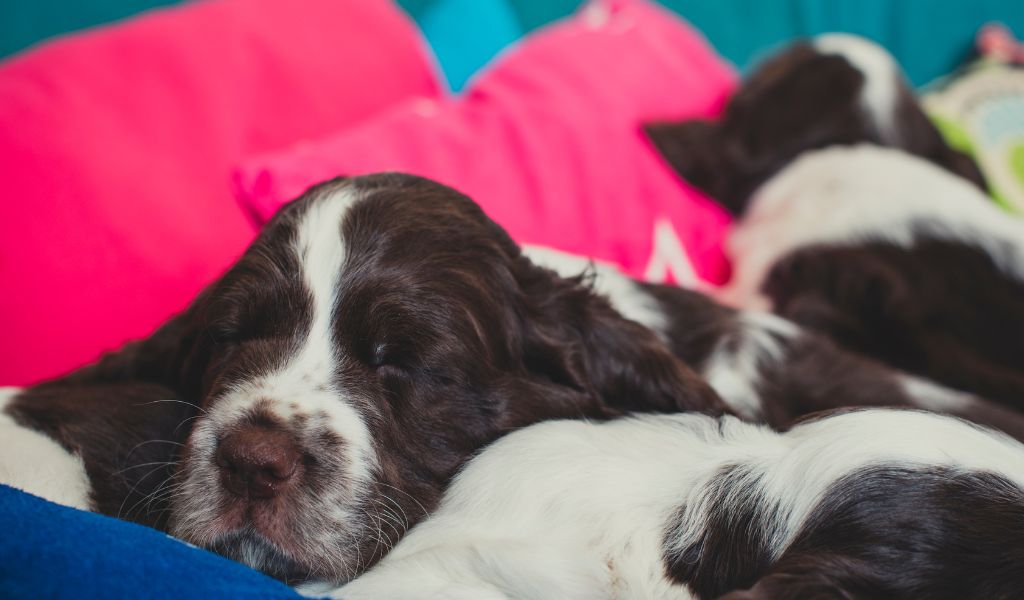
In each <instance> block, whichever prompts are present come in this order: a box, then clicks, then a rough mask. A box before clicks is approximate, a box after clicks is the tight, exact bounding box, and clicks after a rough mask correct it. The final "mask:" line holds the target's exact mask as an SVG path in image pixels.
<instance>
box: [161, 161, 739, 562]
mask: <svg viewBox="0 0 1024 600" xmlns="http://www.w3.org/2000/svg"><path fill="white" fill-rule="evenodd" d="M149 343H150V344H152V345H153V346H154V348H156V349H158V350H159V351H160V352H162V353H163V356H165V363H166V365H169V367H168V368H171V369H176V370H177V372H178V373H180V374H179V375H178V377H180V380H181V381H182V382H183V384H182V385H181V386H179V387H180V388H182V389H186V390H188V391H187V392H186V395H194V396H195V398H196V401H197V402H198V403H199V404H200V405H201V407H202V410H201V413H200V414H199V416H198V418H197V419H196V420H195V424H194V429H193V430H192V432H191V435H190V437H189V439H188V442H187V445H186V448H185V450H184V457H183V460H182V463H181V465H180V473H179V479H178V482H177V485H178V487H177V488H176V490H177V491H176V493H175V496H174V499H173V500H172V516H171V531H172V533H174V534H175V535H177V536H179V537H182V538H184V539H185V540H188V541H191V542H193V543H196V544H198V545H201V546H204V547H208V548H212V549H215V550H217V551H219V552H221V553H223V554H225V555H228V556H230V557H233V558H236V559H238V560H241V561H243V562H246V563H248V564H250V565H252V566H254V567H256V568H259V569H262V570H264V571H266V572H268V573H270V574H272V575H275V576H278V577H280V578H284V579H288V580H300V579H310V578H316V579H325V580H331V581H343V580H346V579H348V578H351V577H352V576H354V575H356V574H358V573H359V572H361V571H363V570H365V569H366V568H367V567H369V566H370V565H372V564H373V563H374V562H375V561H376V560H378V559H379V558H380V557H381V556H382V555H383V554H384V553H385V552H386V551H387V550H388V549H389V548H390V547H392V546H393V545H394V544H395V543H396V542H397V541H398V539H399V538H400V537H401V536H402V534H403V533H404V532H405V530H406V529H408V528H409V527H410V526H411V525H413V524H415V523H416V522H417V521H418V520H419V519H421V518H422V517H423V516H424V515H425V514H426V513H427V512H429V511H430V510H431V509H432V507H433V506H434V505H435V504H436V502H437V500H438V498H439V496H440V494H441V492H442V491H443V489H444V486H445V485H446V483H447V482H448V480H449V478H450V477H451V476H452V475H453V473H454V472H455V471H456V470H457V469H458V468H459V467H460V466H461V465H462V464H463V463H464V462H465V461H466V460H467V459H468V458H469V457H470V456H471V455H472V454H473V453H475V452H476V451H478V450H479V449H480V448H481V447H483V446H484V445H485V444H487V443H488V442H490V441H492V440H494V439H496V438H497V437H499V436H500V435H502V434H504V433H506V432H508V431H510V430H513V429H515V428H517V427H521V426H524V425H527V424H530V423H533V422H536V421H540V420H544V419H551V418H565V417H589V418H603V417H608V416H611V415H615V414H618V413H620V412H622V411H625V410H662V411H674V410H680V409H698V410H706V411H710V412H718V411H720V410H722V405H721V404H720V401H719V400H718V398H717V396H715V395H714V393H713V392H712V391H711V390H710V388H708V387H707V386H706V385H705V384H704V382H703V381H702V380H700V379H699V378H698V377H697V376H696V375H695V374H694V373H692V372H691V371H690V370H689V369H687V368H686V367H685V366H684V365H683V364H682V363H680V362H679V361H677V360H676V359H675V358H674V357H673V356H672V355H671V353H670V352H669V350H668V349H667V347H666V346H664V344H662V343H661V342H660V341H659V340H658V339H657V338H656V337H655V335H654V334H653V333H652V332H650V331H648V330H646V329H645V328H643V327H641V326H639V325H637V324H635V323H633V322H631V321H627V320H625V319H623V318H622V317H620V316H619V315H618V314H617V313H616V312H615V311H614V310H613V309H612V308H611V307H610V306H609V305H608V304H607V303H606V302H605V301H603V300H602V299H601V298H599V297H597V296H595V295H594V294H593V293H592V292H591V291H590V290H589V289H588V288H586V287H585V286H584V285H582V284H581V283H580V282H579V281H574V280H567V279H561V278H559V277H557V276H556V275H555V274H554V273H552V272H550V271H546V270H543V269H541V268H539V267H537V266H535V265H533V264H532V263H530V262H529V261H528V260H527V259H526V258H525V257H523V256H522V255H521V254H520V251H519V248H518V247H517V246H516V244H514V243H513V242H512V240H511V239H510V238H509V237H508V235H507V234H506V233H505V232H504V231H503V230H502V229H501V228H499V227H498V226H497V225H496V224H494V223H493V222H492V221H490V220H489V219H488V218H487V217H486V216H485V215H484V214H483V213H482V211H481V210H480V209H479V208H478V207H477V206H476V205H475V204H474V203H473V202H472V201H471V200H469V199H468V198H466V197H464V196H462V195H460V194H459V193H457V192H455V191H454V190H451V189H449V188H446V187H443V186H441V185H438V184H435V183H432V182H430V181H427V180H424V179H420V178H416V177H411V176H403V175H377V176H369V177H361V178H353V179H346V180H339V181H335V182H330V183H327V184H324V185H321V186H319V187H317V188H314V189H313V190H311V191H309V192H308V193H306V194H305V195H304V196H303V197H302V198H300V199H299V200H297V201H296V202H294V203H292V204H290V205H288V206H287V207H285V208H284V209H283V210H282V211H281V212H280V213H279V214H278V215H277V216H276V217H275V219H274V220H273V221H272V222H271V223H270V224H268V226H267V227H266V228H265V230H264V231H263V232H262V234H261V235H260V237H259V238H258V239H257V241H256V242H255V243H254V244H253V245H252V246H251V247H250V248H249V249H248V251H247V252H246V253H245V254H244V255H243V256H242V258H241V259H240V260H239V261H238V263H237V264H236V265H235V266H234V267H233V268H232V269H231V270H230V271H229V272H228V273H226V274H225V275H224V277H223V278H222V279H221V280H220V281H218V282H216V283H215V284H214V285H213V286H211V287H210V288H209V289H208V290H206V291H205V292H204V293H203V295H202V296H201V297H200V298H199V299H198V300H197V301H196V303H195V304H194V305H193V306H192V307H191V308H190V309H189V310H188V311H187V312H186V313H184V314H183V315H181V316H180V317H178V318H177V319H176V320H175V322H173V323H171V324H169V325H168V326H167V327H165V329H164V330H163V331H162V332H161V333H158V334H157V335H156V336H154V338H153V339H151V340H150V341H149Z"/></svg>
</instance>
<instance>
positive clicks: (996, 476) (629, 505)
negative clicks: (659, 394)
mask: <svg viewBox="0 0 1024 600" xmlns="http://www.w3.org/2000/svg"><path fill="white" fill-rule="evenodd" d="M566 465H572V466H573V468H572V469H568V470H567V469H566ZM1022 474H1024V448H1022V447H1021V445H1020V444H1018V443H1017V442H1015V441H1013V440H1010V439H1009V438H1006V437H1005V436H1003V435H1000V434H995V433H991V432H987V431H984V430H982V429H979V428H976V427H974V426H971V425H968V424H965V423H963V422H961V421H959V420H956V419H951V418H948V417H941V416H937V415H932V414H927V413H920V412H914V411H892V410H880V409H874V410H860V411H852V412H847V413H845V414H837V415H833V416H829V417H824V418H820V419H818V420H815V421H812V422H808V423H805V424H802V425H798V426H796V427H794V428H793V429H792V430H790V431H789V432H787V433H785V434H778V433H774V432H772V431H771V430H769V429H768V428H766V427H764V426H756V425H751V424H747V423H744V422H742V421H739V420H737V419H735V418H732V417H725V418H722V419H714V418H710V417H706V416H702V415H696V414H688V415H665V416H650V417H645V418H632V419H621V420H617V421H614V422H610V423H606V424H588V423H579V422H552V423H545V424H540V425H537V426H534V427H530V428H528V429H525V430H523V431H520V432H518V433H516V434H513V435H511V436H508V437H506V438H505V439H503V440H501V441H499V442H497V443H496V444H494V445H493V446H491V447H490V448H488V449H487V450H486V451H485V452H484V453H482V454H481V455H480V456H479V457H478V458H476V459H474V461H473V462H471V463H470V464H469V466H468V467H467V469H466V470H465V471H464V472H463V473H461V474H460V475H459V477H458V478H457V479H456V481H455V483H454V484H453V486H452V487H451V489H450V491H449V493H448V494H447V495H446V496H445V498H444V500H443V502H442V504H441V506H440V508H439V509H438V511H437V512H436V514H435V515H434V516H433V517H431V518H430V519H429V520H427V521H425V522H424V523H422V524H421V525H420V526H418V527H417V528H415V529H414V530H413V531H412V532H411V533H410V534H409V535H408V536H407V537H406V539H405V540H404V541H403V542H402V543H401V544H399V545H398V546H397V547H396V548H395V550H394V551H393V552H392V553H391V554H389V556H388V557H387V558H385V559H384V560H383V561H382V562H381V563H380V564H379V565H378V566H377V567H376V568H375V569H374V570H372V571H370V572H369V573H368V574H366V575H364V576H363V577H361V578H359V579H357V580H355V581H354V582H353V583H351V584H349V585H347V586H345V587H342V588H340V589H338V590H335V591H334V593H333V595H334V596H335V597H338V598H346V599H348V600H360V599H362V598H367V599H370V598H394V599H403V600H408V599H417V598H440V597H444V598H519V599H524V598H529V599H543V598H552V599H555V598H558V599H570V598H578V599H589V600H594V599H601V598H645V599H657V598H661V599H669V598H680V599H682V598H716V597H719V596H721V595H723V594H727V593H730V592H733V593H736V594H737V597H748V596H749V597H791V598H800V597H811V596H813V597H835V598H848V597H858V598H878V597H888V598H921V597H927V598H951V599H952V598H990V597H1011V596H1012V595H1014V594H1015V593H1016V592H1018V591H1019V590H1020V589H1021V586H1022V585H1024V578H1022V575H1021V573H1020V570H1019V569H1017V568H1016V565H1017V564H1018V563H1019V561H1020V560H1021V559H1022V558H1024V554H1022V553H1024V544H1022V542H1021V539H1022V538H1021V536H1020V533H1022V528H1024V491H1022V488H1021V486H1022V484H1024V475H1022ZM745 590H749V591H745ZM305 591H306V592H308V593H311V594H312V593H322V592H323V591H324V590H323V589H322V588H307V589H306V590H305ZM815 594H818V595H815Z"/></svg>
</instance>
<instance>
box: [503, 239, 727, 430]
mask: <svg viewBox="0 0 1024 600" xmlns="http://www.w3.org/2000/svg"><path fill="white" fill-rule="evenodd" d="M519 260H520V262H519V264H518V265H517V266H518V270H519V271H520V273H519V275H518V276H517V279H519V281H520V285H522V288H523V291H524V292H525V294H526V301H527V303H528V306H527V309H526V310H527V314H526V315H525V317H526V318H525V323H524V326H523V329H524V332H525V335H524V340H523V345H524V356H525V364H526V365H527V368H528V369H530V370H531V371H532V372H533V373H534V374H535V375H537V376H540V377H543V378H545V379H546V380H548V381H550V382H552V383H554V384H556V385H559V386H561V387H563V388H566V389H571V390H574V391H575V392H576V393H578V394H579V395H580V396H581V397H582V398H585V399H586V400H587V401H589V402H591V403H594V404H596V405H597V406H598V407H599V408H600V410H602V411H604V412H606V413H607V414H618V413H622V412H631V411H640V412H644V411H651V412H679V411H690V410H694V411H701V412H706V413H710V414H721V413H723V412H726V411H727V408H726V406H725V404H724V403H723V402H722V400H721V399H720V398H719V397H718V395H717V394H716V393H715V392H714V390H712V389H711V387H710V386H709V385H708V384H707V383H706V382H705V381H704V380H703V379H702V378H701V377H700V376H699V375H697V374H696V373H695V372H694V371H693V370H691V369H690V368H689V367H688V366H687V365H686V364H685V363H684V362H683V361H682V360H680V359H679V358H677V357H676V356H675V355H674V354H673V353H672V352H671V350H670V349H669V348H668V346H667V345H666V344H665V343H664V342H663V341H661V339H659V338H658V337H657V335H656V334H655V333H654V332H653V331H651V330H650V329H648V328H646V327H644V326H642V325H640V324H638V323H635V322H633V321H630V320H628V319H626V318H624V317H622V316H621V315H620V314H619V313H618V312H617V311H615V310H614V309H613V308H612V307H611V306H610V305H609V304H608V302H607V301H606V300H605V299H604V298H602V297H599V296H597V295H596V294H594V293H593V292H592V291H591V290H590V288H589V287H588V286H587V285H585V284H584V283H583V282H582V281H581V280H580V279H566V278H562V277H559V276H558V275H556V274H555V273H554V272H552V271H548V270H547V269H542V268H540V267H537V266H535V265H534V264H532V263H531V262H529V261H528V260H526V259H525V258H523V257H520V258H519Z"/></svg>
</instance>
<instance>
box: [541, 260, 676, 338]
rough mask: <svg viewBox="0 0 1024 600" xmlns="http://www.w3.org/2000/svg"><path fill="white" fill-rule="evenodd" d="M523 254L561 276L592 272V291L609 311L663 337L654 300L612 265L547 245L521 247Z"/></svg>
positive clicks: (665, 326)
mask: <svg viewBox="0 0 1024 600" xmlns="http://www.w3.org/2000/svg"><path fill="white" fill-rule="evenodd" d="M523 254H524V255H526V257H527V258H529V259H530V260H532V261H533V262H534V263H535V264H537V265H540V266H542V267H545V268H548V269H551V270H552V271H554V272H555V273H558V274H559V275H560V276H562V277H577V276H579V275H582V274H584V273H587V272H590V273H592V274H593V286H594V288H593V289H594V292H595V293H597V294H599V295H601V296H604V297H605V298H607V299H608V301H609V302H610V303H611V305H612V308H614V309H615V310H617V311H618V312H619V314H621V315H622V316H624V317H626V318H627V319H629V320H631V321H636V322H637V323H639V324H641V325H643V326H645V327H647V328H648V329H651V330H653V331H654V332H655V333H656V334H658V335H659V336H660V337H662V338H664V337H665V332H666V331H667V330H668V318H667V317H666V315H665V311H664V310H662V308H661V306H660V305H659V303H658V301H657V299H655V298H654V297H652V296H651V295H650V294H648V293H647V292H645V291H644V290H643V288H642V287H641V286H640V284H639V283H637V282H636V281H634V280H633V279H630V278H629V277H627V276H626V275H624V274H623V273H622V271H620V270H619V269H618V267H616V266H615V265H613V264H611V263H606V262H603V261H599V260H595V259H592V258H586V257H583V256H579V255H576V254H569V253H567V252H562V251H561V250H555V249H554V248H548V247H546V246H523Z"/></svg>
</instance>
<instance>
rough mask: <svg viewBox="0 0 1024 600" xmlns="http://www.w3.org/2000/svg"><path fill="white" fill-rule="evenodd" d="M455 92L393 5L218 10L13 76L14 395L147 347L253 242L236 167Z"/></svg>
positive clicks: (6, 104) (9, 145) (7, 148)
mask: <svg viewBox="0 0 1024 600" xmlns="http://www.w3.org/2000/svg"><path fill="white" fill-rule="evenodd" d="M438 90H439V85H438V83H437V78H436V77H435V75H434V73H433V71H432V66H431V61H430V59H429V58H428V57H427V55H426V53H425V51H424V49H423V47H422V45H421V42H420V37H419V33H418V31H417V30H416V28H415V26H414V25H413V24H412V23H411V22H410V21H409V20H408V19H407V17H406V16H405V15H404V13H402V12H401V11H400V10H399V9H398V8H397V7H396V6H395V5H394V4H393V3H392V2H390V1H388V0H304V1H303V2H301V3H295V2H293V1H292V0H207V1H204V2H194V3H187V4H186V5H183V6H181V7H179V8H173V9H169V10H162V11H157V12H152V13H149V14H147V15H144V16H142V17H140V18H137V19H134V20H131V21H128V22H125V23H122V24H118V25H115V26H113V27H108V28H103V29H99V30H95V31H92V32H88V33H85V34H83V35H76V36H73V37H69V38H65V39H62V40H58V41H56V42H53V43H50V44H46V45H44V46H42V47H40V48H38V49H35V50H33V51H30V52H28V53H26V54H23V55H21V56H18V57H16V58H14V59H12V60H9V61H7V62H6V63H4V64H0V165H2V166H0V172H2V173H3V186H4V190H5V191H4V197H5V198H6V201H5V202H4V205H3V214H2V216H0V281H3V293H0V340H2V342H0V384H23V383H27V382H31V381H35V380H38V379H40V378H42V377H46V376H51V375H56V374H58V373H60V372H62V371H66V370H68V369H71V368H73V367H76V366H78V365H80V364H82V363H84V362H87V361H90V360H92V359H94V358H95V357H96V356H97V355H98V354H99V352H100V351H102V350H104V349H110V348H114V347H116V346H118V345H120V344H121V343H122V342H124V341H125V340H127V339H130V338H135V337H139V336H143V335H146V334H147V333H149V332H150V331H151V330H152V329H153V328H154V327H156V326H157V325H158V324H159V323H160V322H161V321H163V320H164V319H165V318H167V317H168V316H169V315H170V314H172V313H173V312H175V311H177V310H179V309H181V308H182V307H184V306H185V305H186V304H187V303H188V301H189V300H190V299H191V298H192V297H193V296H195V294H196V293H197V292H198V291H199V289H200V288H201V287H202V286H203V285H204V284H205V283H207V282H208V281H210V280H211V279H212V278H214V277H215V276H216V275H217V274H218V273H220V272H221V271H222V270H223V269H224V268H225V267H226V266H227V265H228V264H229V263H230V262H231V261H232V260H233V259H234V258H235V257H236V256H237V255H238V254H239V252H240V251H241V250H242V249H243V248H244V247H245V245H246V244H247V243H248V241H249V240H250V239H251V237H252V233H253V229H252V227H251V225H250V223H248V222H247V220H246V218H245V216H244V215H243V214H242V213H241V211H239V209H238V206H237V204H236V202H235V200H234V198H233V197H232V195H231V192H230V183H229V181H230V166H231V165H234V164H237V163H238V161H240V160H242V159H243V157H245V156H247V155H250V154H252V153H255V152H262V151H267V150H270V149H272V148H276V147H280V146H281V145H284V144H291V143H294V142H295V141H297V140H300V139H303V138H306V137H309V136H311V135H314V134H318V133H322V132H324V131H331V130H333V129H335V128H338V127H342V126H345V125H348V124H351V123H353V122H354V121H356V120H357V119H360V118H364V117H366V116H367V115H370V114H371V113H373V112H374V111H376V110H378V109H380V108H382V107H385V106H388V105H390V104H393V103H394V102H396V101H398V100H399V99H402V98H406V97H410V96H414V95H415V96H433V95H436V94H437V93H438Z"/></svg>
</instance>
